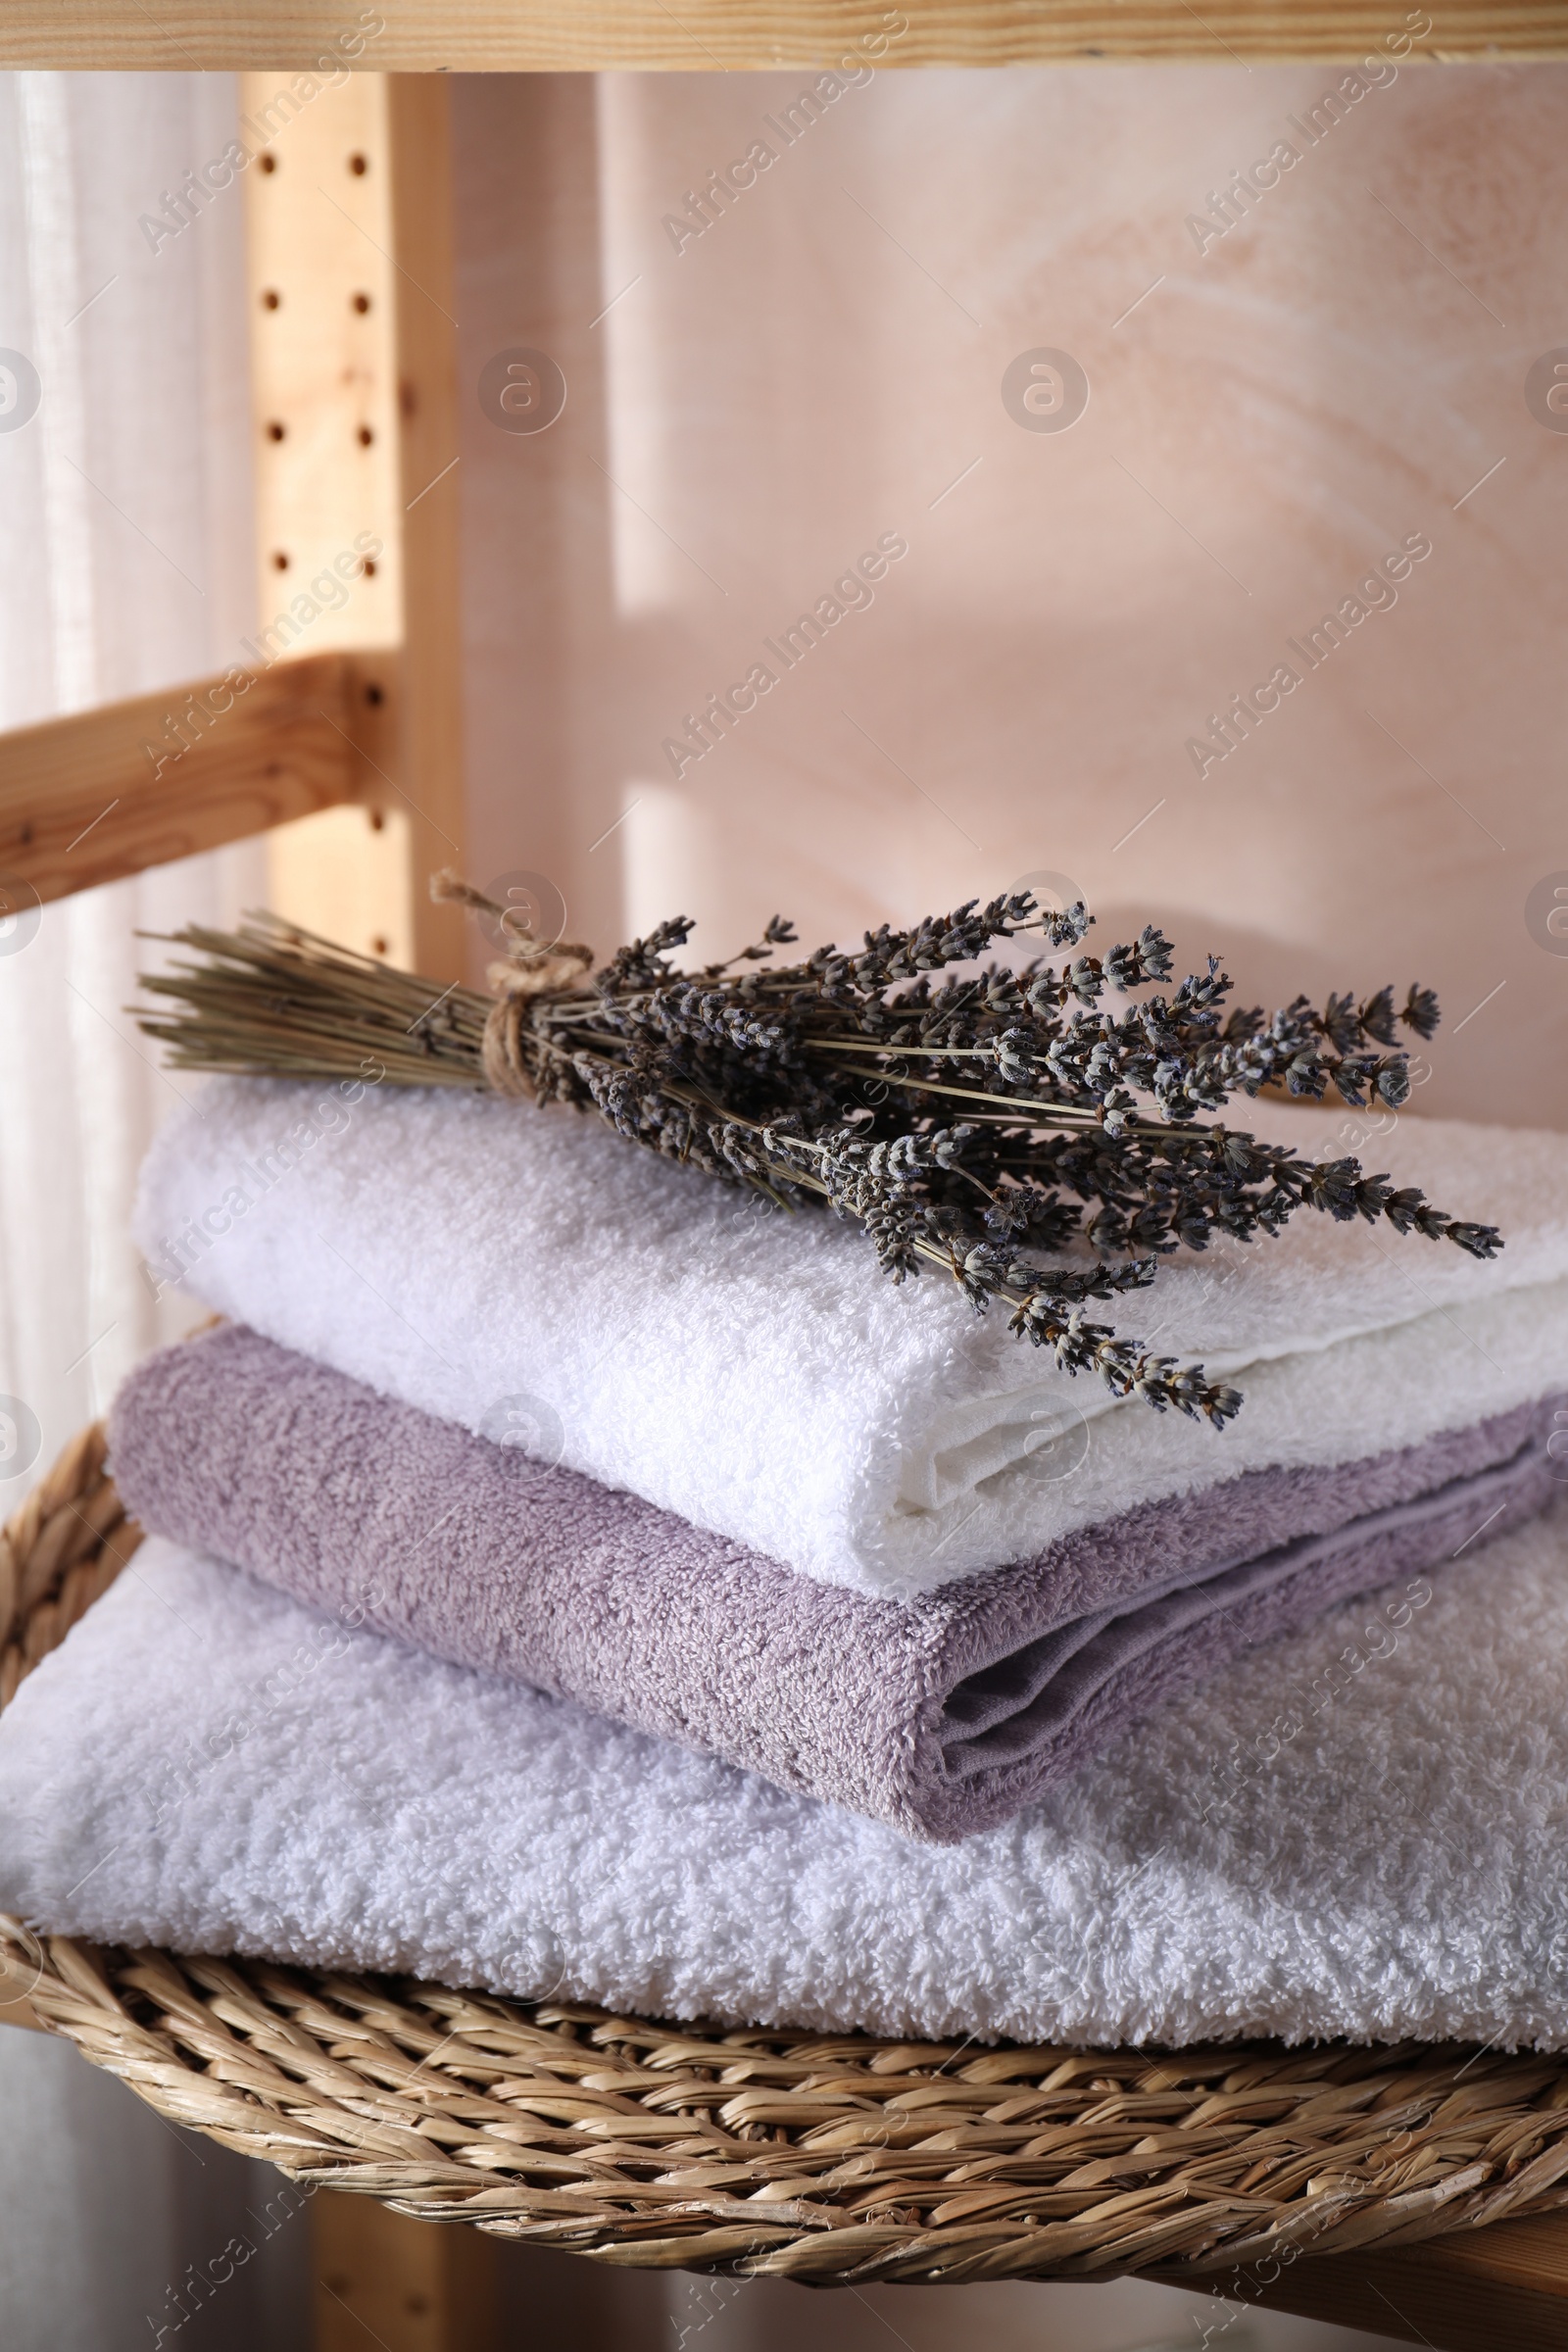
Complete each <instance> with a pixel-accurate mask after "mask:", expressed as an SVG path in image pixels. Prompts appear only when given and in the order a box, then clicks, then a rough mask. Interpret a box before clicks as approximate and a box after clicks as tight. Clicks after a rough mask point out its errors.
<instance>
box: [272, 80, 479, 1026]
mask: <svg viewBox="0 0 1568 2352" xmlns="http://www.w3.org/2000/svg"><path fill="white" fill-rule="evenodd" d="M275 89H276V85H275V82H274V81H273V79H272V78H270V77H269V76H268V75H266V74H247V75H245V76H244V77H243V80H242V84H241V99H240V104H241V115H242V124H241V127H242V130H243V132H244V135H245V137H246V139H247V141H248V142H250V143H251V144H253V145H255V146H256V147H257V150H258V152H257V155H256V160H255V162H254V163H253V165H252V166H251V168H250V170H249V172H247V175H246V183H245V187H246V218H247V274H248V281H249V298H250V309H251V318H252V350H253V363H252V399H253V438H254V448H255V467H256V474H255V479H256V537H257V562H258V578H257V589H258V610H259V612H260V613H261V614H262V615H263V618H264V620H266V619H267V618H268V617H269V616H270V615H271V613H273V611H274V608H275V609H276V610H277V611H278V612H279V613H281V614H284V615H287V614H288V613H291V612H292V611H294V610H295V609H296V608H295V607H294V606H293V604H292V603H291V601H290V600H291V598H292V597H294V596H298V597H299V598H300V599H301V602H300V604H299V606H298V608H297V609H298V610H299V611H300V612H301V613H306V614H308V613H309V612H310V607H311V604H312V602H313V601H315V600H314V599H313V595H312V591H313V587H314V585H315V584H316V582H317V581H318V580H319V579H325V580H327V581H328V582H329V581H330V577H331V567H332V565H333V564H334V563H335V562H336V561H337V560H338V558H339V557H340V556H341V554H342V552H343V551H344V550H346V549H347V550H368V551H373V552H371V553H370V554H369V558H368V563H369V576H368V579H366V580H365V581H364V582H363V583H362V584H360V585H357V587H356V590H355V593H354V595H353V596H352V598H349V599H347V600H343V601H338V602H335V603H333V604H332V605H331V606H330V607H329V609H327V610H325V611H323V612H321V613H319V616H317V617H315V618H313V619H311V620H310V643H311V644H312V645H313V646H314V645H319V644H322V643H338V644H343V645H355V646H366V645H389V644H397V643H403V644H405V646H406V649H407V650H406V653H405V657H404V660H403V662H402V666H401V672H400V677H401V701H400V704H399V708H398V711H397V713H396V719H395V724H394V726H393V728H392V729H391V731H390V733H389V735H388V738H387V751H386V755H385V758H384V760H383V761H382V768H381V773H380V775H379V776H378V777H375V778H372V779H371V782H370V788H369V790H368V792H367V794H366V796H365V805H364V807H363V808H359V809H333V810H331V811H329V812H328V813H326V814H323V815H319V816H315V817H312V818H310V819H308V820H307V821H306V822H305V823H302V824H296V825H291V826H289V827H286V828H285V829H283V830H282V831H281V832H278V833H275V834H273V835H272V837H271V838H270V841H269V843H268V897H269V900H270V904H271V905H272V906H273V907H275V908H276V909H277V911H278V912H279V913H282V914H287V915H290V916H292V917H293V918H294V920H296V921H298V922H302V923H305V924H306V925H308V926H309V927H310V928H311V929H312V930H315V931H320V932H324V933H326V934H327V935H329V936H330V937H332V938H335V939H341V940H344V941H345V942H346V943H347V944H348V945H350V946H352V947H357V948H360V949H362V950H363V951H365V952H367V953H368V954H371V955H374V956H384V957H385V958H387V960H388V961H390V962H393V963H399V964H403V965H405V966H415V967H417V969H419V970H421V971H425V972H429V973H431V974H433V975H434V976H435V977H437V978H440V979H443V980H447V979H457V978H459V977H461V976H462V975H463V971H464V962H463V958H464V954H465V947H466V941H465V935H464V930H463V925H462V921H461V917H460V915H459V913H458V911H457V910H456V909H453V908H445V907H443V908H436V907H431V905H430V900H429V891H428V882H429V876H430V874H431V873H432V872H433V871H434V870H435V868H436V867H437V866H441V865H447V864H451V863H453V862H460V861H461V858H462V832H463V826H462V820H461V808H462V796H463V775H462V737H463V729H462V701H461V670H462V646H461V641H460V634H459V630H460V621H459V608H460V583H459V547H458V485H457V479H456V468H455V465H454V461H455V459H456V456H457V411H456V399H457V390H456V358H455V350H454V344H455V335H456V328H455V324H454V320H453V318H452V316H451V313H452V307H453V306H452V299H451V280H452V258H451V196H450V185H449V176H450V171H449V149H448V137H447V127H446V101H447V88H446V85H445V83H444V82H441V81H439V80H436V79H434V78H433V77H430V78H426V79H420V78H418V77H416V78H415V80H414V82H413V85H412V86H408V85H406V84H405V83H404V81H403V79H402V77H401V76H391V77H389V76H387V75H384V74H378V73H361V74H356V75H354V76H353V77H352V78H350V79H348V80H346V81H345V82H344V83H343V84H342V85H341V86H340V87H338V88H336V89H325V90H321V91H320V92H319V93H318V95H317V96H316V97H315V98H314V99H313V100H312V101H311V102H310V104H309V105H308V106H307V105H301V106H299V107H297V108H295V109H294V110H293V111H292V112H291V111H290V110H289V109H288V108H287V107H284V106H281V105H279V104H277V103H276V99H275ZM285 658H287V657H285Z"/></svg>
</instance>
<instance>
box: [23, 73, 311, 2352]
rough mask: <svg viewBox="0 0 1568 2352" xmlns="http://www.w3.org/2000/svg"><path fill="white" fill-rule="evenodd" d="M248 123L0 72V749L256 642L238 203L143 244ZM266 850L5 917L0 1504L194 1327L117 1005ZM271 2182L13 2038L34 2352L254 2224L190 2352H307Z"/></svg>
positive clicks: (146, 2293) (102, 2335)
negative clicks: (157, 1259) (144, 1264)
mask: <svg viewBox="0 0 1568 2352" xmlns="http://www.w3.org/2000/svg"><path fill="white" fill-rule="evenodd" d="M235 112H236V108H235V90H234V86H233V83H232V81H231V79H229V78H228V77H226V76H222V75H207V76H198V75H172V74H138V73H131V74H62V73H20V74H4V75H0V347H3V348H0V368H6V369H7V374H6V376H4V377H0V728H7V727H16V726H22V725H25V724H27V723H28V722H29V721H33V720H37V719H42V718H48V717H52V716H54V715H56V714H58V713H61V712H65V711H79V710H82V709H84V708H86V707H87V706H89V705H91V704H94V703H102V702H108V701H112V700H114V699H115V698H116V697H118V696H121V695H128V694H135V693H140V692H143V691H150V690H153V689H156V688H158V687H161V686H165V685H168V686H171V687H172V686H174V685H176V684H178V683H179V682H180V681H182V680H185V679H188V678H191V677H195V676H199V675H200V674H202V673H203V672H204V671H206V670H208V669H211V668H213V667H216V666H217V665H218V664H219V663H220V662H224V661H226V660H227V659H229V658H231V657H232V655H233V653H234V651H235V646H236V640H237V639H238V637H239V636H240V635H241V634H242V633H243V632H244V631H245V630H246V629H247V628H248V627H249V624H250V598H251V582H252V554H251V545H250V515H249V504H250V487H249V446H248V433H249V425H248V403H247V396H246V368H247V359H246V321H245V315H244V274H243V268H242V253H243V246H242V221H241V216H240V198H239V194H238V191H237V190H232V191H230V192H229V194H228V195H227V197H226V199H220V201H219V202H218V203H216V204H215V205H214V206H213V207H212V209H211V210H210V211H209V212H208V213H207V214H206V215H205V216H203V217H202V218H201V219H200V220H199V221H195V222H194V223H192V225H190V226H189V227H187V228H185V229H184V230H182V232H181V233H180V234H179V235H178V236H177V237H175V238H173V239H172V240H166V241H164V243H163V245H162V250H161V251H159V252H158V253H154V252H153V251H152V249H151V248H150V246H149V244H148V242H147V240H146V238H145V237H144V235H143V234H142V232H141V231H140V229H139V227H138V220H139V216H140V215H141V214H142V213H144V212H148V211H155V212H156V211H159V210H161V209H162V205H161V199H162V196H163V192H164V191H165V190H172V189H175V188H176V187H177V186H178V183H179V179H180V176H181V174H182V173H183V172H185V170H186V169H187V168H188V167H191V166H195V167H197V168H199V167H200V166H201V165H202V164H203V163H205V162H206V161H207V160H208V159H209V158H210V157H212V156H214V155H216V154H218V153H219V152H220V151H221V148H222V146H223V144H224V142H225V141H226V140H227V139H228V138H229V137H231V136H232V135H233V123H234V119H235ZM7 352H10V353H20V354H21V355H22V356H23V359H24V360H25V362H27V363H30V366H31V368H33V369H35V370H36V375H37V380H38V403H37V408H36V412H35V414H33V415H32V416H31V417H28V418H26V420H25V421H24V422H20V423H15V424H11V423H10V422H9V420H10V419H12V418H17V417H22V416H23V415H24V412H25V408H26V407H27V405H28V397H27V395H28V382H29V379H28V377H27V374H26V369H25V368H20V369H19V368H17V367H16V366H15V364H14V363H12V362H10V361H8V360H7V359H6V358H5V357H4V353H7ZM104 798H105V800H106V802H107V801H108V800H109V799H110V798H112V794H111V793H110V792H108V791H106V792H105V795H104ZM90 850H91V844H90V840H87V841H83V842H82V843H81V844H80V854H81V855H83V856H84V857H85V856H87V855H90ZM261 860H262V853H261V851H260V849H259V848H258V847H256V846H254V845H241V846H239V847H237V848H235V849H233V850H229V851H224V852H222V853H220V854H218V855H216V856H213V857H207V858H191V859H188V860H186V861H185V862H183V863H181V864H178V865H173V866H169V867H165V868H163V869H161V870H159V871H157V872H153V873H149V874H147V875H145V876H143V877H142V878H140V879H139V880H136V881H132V882H122V883H113V884H110V885H108V886H106V887H104V888H101V889H98V890H93V891H88V892H86V893H84V894H83V895H82V896H80V897H77V898H71V899H66V900H62V901H60V902H58V903H56V904H54V905H51V906H48V907H44V908H43V909H42V910H41V913H34V914H29V913H27V912H26V911H25V895H24V894H19V893H18V892H17V891H16V890H15V889H12V890H11V891H10V892H9V894H8V897H7V899H6V901H5V902H4V903H3V904H0V1514H6V1513H9V1512H10V1511H11V1510H13V1509H14V1508H15V1507H16V1505H17V1504H18V1503H19V1502H20V1501H21V1500H22V1498H23V1496H24V1495H25V1493H26V1491H27V1488H28V1486H29V1484H30V1483H31V1482H32V1481H33V1479H35V1478H36V1476H37V1475H38V1473H39V1471H40V1469H41V1467H42V1465H43V1463H44V1462H47V1461H48V1460H49V1459H50V1458H51V1456H52V1455H53V1453H54V1452H55V1451H57V1450H58V1448H59V1447H60V1446H62V1445H63V1444H64V1442H65V1440H66V1439H67V1438H68V1437H69V1436H70V1434H71V1432H72V1431H73V1429H75V1428H77V1427H79V1425H80V1424H81V1423H82V1422H83V1421H85V1420H87V1419H89V1418H90V1417H91V1416H93V1415H94V1414H96V1413H98V1412H100V1411H101V1410H102V1409H103V1406H104V1403H105V1402H106V1400H107V1398H108V1397H109V1396H110V1395H111V1394H112V1393H113V1390H114V1389H115V1387H116V1385H117V1383H118V1382H119V1380H120V1379H121V1377H122V1376H123V1373H124V1372H125V1370H126V1369H127V1367H128V1366H129V1365H130V1364H131V1363H132V1362H133V1361H134V1360H135V1358H136V1357H137V1356H138V1355H139V1354H141V1353H142V1352H143V1351H144V1350H145V1349H146V1348H148V1347H149V1346H150V1345H152V1344H153V1342H154V1341H155V1340H156V1339H157V1338H158V1337H160V1336H161V1324H162V1321H163V1319H165V1318H167V1316H168V1315H169V1312H170V1310H169V1308H168V1306H167V1305H165V1306H162V1307H160V1306H159V1305H158V1304H156V1303H155V1300H154V1299H153V1296H152V1293H151V1291H150V1289H149V1287H148V1286H147V1285H146V1283H145V1282H144V1281H143V1279H142V1277H141V1275H140V1272H139V1269H138V1266H137V1261H136V1257H135V1254H134V1252H133V1251H132V1250H131V1247H130V1243H129V1238H128V1233H127V1216H128V1209H129V1203H130V1199H131V1194H132V1189H133V1185H134V1180H135V1171H136V1165H137V1162H138V1160H139V1158H140V1155H141V1153H142V1152H143V1150H144V1149H145V1146H146V1143H147V1140H148V1138H149V1136H150V1135H151V1133H152V1131H153V1128H154V1127H155V1125H156V1124H157V1122H158V1120H159V1118H160V1117H161V1116H162V1115H163V1114H164V1112H165V1111H166V1110H167V1109H168V1108H169V1106H170V1105H171V1104H172V1103H173V1101H174V1092H173V1089H172V1085H171V1082H170V1081H169V1080H168V1079H167V1078H165V1077H164V1076H162V1075H161V1073H160V1072H159V1069H158V1067H157V1059H158V1057H157V1054H156V1053H155V1052H154V1051H153V1050H152V1049H151V1047H150V1046H149V1043H148V1041H147V1040H146V1039H144V1038H142V1037H140V1036H139V1035H138V1033H137V1031H136V1028H135V1025H134V1022H133V1021H132V1020H130V1019H129V1018H128V1017H127V1015H126V1013H125V1011H124V1009H123V1007H124V1006H125V1005H126V1004H127V1003H128V1002H129V1001H130V999H131V997H132V995H133V993H134V985H135V975H136V971H137V968H138V965H139V964H141V963H143V962H144V961H145V959H146V956H147V953H148V951H147V950H145V949H143V948H142V947H141V946H140V945H139V943H138V942H137V940H136V939H135V937H134V934H135V932H136V931H137V929H138V928H146V929H152V930H165V929H169V928H171V927H172V926H173V925H174V924H176V923H179V922H182V921H185V920H188V919H190V918H192V917H200V918H203V919H206V920H209V921H212V920H218V921H226V920H228V919H230V917H231V916H232V914H233V913H234V912H235V910H236V908H237V907H238V906H239V905H240V904H242V903H249V904H254V903H255V902H256V901H257V900H259V899H260V897H261V896H262V895H263V882H262V863H261ZM3 863H4V858H3V854H0V867H3ZM4 882H5V877H4V875H3V873H0V887H3V886H4ZM6 908H9V909H10V910H11V911H10V912H9V913H7V912H6V911H5V909H6ZM19 910H20V911H19ZM187 1311H188V1310H187ZM9 1399H16V1400H20V1408H21V1409H19V1406H18V1404H17V1403H14V1402H10V1401H6V1400H9ZM35 1456H36V1457H37V1458H34V1457H35ZM277 2185H278V2183H277V2177H276V2175H275V2174H271V2173H270V2171H269V2170H268V2169H267V2168H264V2167H261V2166H252V2165H247V2164H244V2163H242V2162H241V2161H240V2160H238V2159H237V2158H233V2157H230V2156H227V2155H225V2154H224V2153H223V2151H221V2149H219V2148H216V2147H214V2146H213V2145H212V2143H211V2142H209V2141H205V2140H201V2139H198V2138H197V2137H196V2136H195V2135H194V2134H192V2133H181V2132H176V2131H173V2130H172V2128H171V2127H170V2126H168V2125H166V2124H165V2123H163V2122H162V2121H161V2119H159V2118H158V2117H157V2116H155V2115H154V2114H153V2113H152V2111H151V2110H150V2109H149V2108H146V2107H143V2106H142V2105H141V2104H140V2103H139V2102H138V2101H136V2100H135V2099H133V2098H131V2097H130V2096H128V2095H127V2093H126V2092H125V2090H124V2089H123V2087H122V2086H121V2084H119V2083H118V2082H114V2081H113V2080H112V2079H111V2078H109V2077H107V2076H102V2075H98V2074H95V2073H94V2072H92V2071H91V2070H90V2069H88V2068H87V2067H86V2066H84V2065H83V2064H82V2062H81V2061H80V2060H79V2059H78V2058H77V2057H76V2056H75V2055H74V2053H73V2052H72V2051H71V2050H70V2049H69V2048H68V2047H66V2046H65V2045H64V2044H60V2043H53V2042H44V2041H42V2040H41V2039H39V2038H38V2037H35V2036H33V2035H30V2034H19V2033H15V2032H10V2031H5V2030H0V2215H3V2216H4V2227H3V2229H0V2307H3V2309H4V2311H5V2315H6V2318H5V2335H6V2341H7V2344H8V2346H9V2347H10V2348H11V2352H122V2347H124V2348H125V2352H129V2347H130V2346H132V2345H136V2346H145V2345H146V2344H148V2343H150V2342H154V2341H156V2340H157V2339H158V2331H159V2327H160V2326H163V2325H165V2324H166V2323H168V2324H169V2325H170V2330H171V2332H170V2335H169V2338H168V2340H171V2341H172V2340H174V2339H173V2335H172V2322H173V2320H174V2319H175V2317H177V2309H178V2307H177V2305H174V2304H172V2303H171V2301H170V2293H171V2290H172V2289H175V2288H177V2286H178V2284H179V2281H180V2280H181V2278H182V2277H183V2274H184V2271H185V2266H186V2265H187V2264H188V2263H191V2262H194V2263H196V2264H198V2265H199V2266H205V2264H206V2262H207V2261H208V2259H209V2257H210V2256H212V2255H213V2254H215V2253H217V2252H219V2251H220V2250H221V2248H222V2247H223V2246H224V2244H225V2243H226V2241H227V2240H228V2238H229V2237H231V2236H233V2235H244V2236H246V2237H248V2238H249V2239H250V2240H253V2241H256V2242H257V2244H258V2247H259V2249H260V2259H259V2260H258V2261H256V2262H253V2263H251V2264H248V2265H247V2266H246V2268H245V2270H244V2271H243V2272H242V2273H240V2274H239V2275H238V2277H239V2278H243V2279H244V2281H245V2284H244V2285H243V2287H242V2286H241V2285H240V2284H239V2283H238V2282H237V2281H236V2283H235V2284H234V2285H232V2286H230V2287H229V2289H228V2290H227V2292H226V2294H225V2296H224V2298H222V2300H221V2302H220V2303H218V2304H215V2305H214V2306H212V2307H210V2310H211V2317H210V2318H209V2317H207V2316H206V2315H205V2314H204V2315H203V2316H202V2317H201V2318H200V2319H196V2320H192V2321H191V2322H190V2324H189V2325H188V2326H187V2327H183V2328H181V2330H180V2332H179V2336H178V2340H179V2342H180V2343H181V2344H182V2345H183V2344H199V2343H204V2342H205V2343H211V2344H213V2345H215V2346H216V2345H232V2346H236V2347H249V2346H255V2347H257V2352H260V2348H261V2347H262V2346H264V2345H270V2344H272V2343H280V2342H289V2341H299V2340H301V2338H302V2336H303V2334H304V2329H305V2312H304V2291H305V2279H306V2276H307V2269H308V2265H307V2254H306V2225H305V2224H304V2222H303V2221H300V2220H298V2219H294V2220H291V2221H290V2222H289V2223H288V2225H287V2226H286V2227H279V2228H278V2229H276V2230H275V2232H274V2233H272V2234H267V2233H266V2231H265V2218H266V2214H267V2203H268V2199H269V2198H270V2197H275V2191H276V2188H277ZM247 2215H249V2217H250V2218H248V2219H247ZM258 2216H260V2217H262V2220H261V2221H258V2219H257V2218H256V2217H258Z"/></svg>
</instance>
